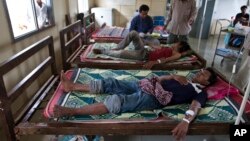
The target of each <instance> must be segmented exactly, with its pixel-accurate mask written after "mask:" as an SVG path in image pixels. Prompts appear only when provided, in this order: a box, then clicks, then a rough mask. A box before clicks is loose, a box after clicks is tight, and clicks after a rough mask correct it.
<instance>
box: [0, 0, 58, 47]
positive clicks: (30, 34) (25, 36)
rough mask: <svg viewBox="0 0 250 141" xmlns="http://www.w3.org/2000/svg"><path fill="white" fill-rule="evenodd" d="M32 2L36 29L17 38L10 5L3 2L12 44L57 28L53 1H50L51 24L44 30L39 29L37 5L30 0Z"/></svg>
mask: <svg viewBox="0 0 250 141" xmlns="http://www.w3.org/2000/svg"><path fill="white" fill-rule="evenodd" d="M30 1H31V5H32V7H31V9H32V12H33V14H34V17H33V20H34V22H35V29H34V30H31V31H28V32H26V33H23V34H21V35H19V36H16V37H15V35H14V29H13V28H14V27H13V26H12V22H11V18H10V12H9V9H8V5H7V0H3V7H4V10H5V15H6V18H7V22H8V26H9V31H10V35H11V40H12V42H13V43H14V42H17V41H20V40H23V39H25V38H28V37H30V36H32V35H35V34H37V33H40V32H42V31H44V30H47V29H50V28H51V27H54V26H55V18H54V8H53V7H54V5H53V0H49V3H50V6H51V9H50V12H51V13H50V14H51V15H50V20H51V21H50V24H49V25H48V26H46V27H43V28H39V27H38V19H37V17H36V10H35V3H34V1H35V0H30Z"/></svg>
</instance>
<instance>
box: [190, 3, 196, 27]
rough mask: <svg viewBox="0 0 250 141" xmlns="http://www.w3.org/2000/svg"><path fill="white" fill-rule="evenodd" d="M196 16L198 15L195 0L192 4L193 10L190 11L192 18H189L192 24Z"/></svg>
mask: <svg viewBox="0 0 250 141" xmlns="http://www.w3.org/2000/svg"><path fill="white" fill-rule="evenodd" d="M196 16H197V8H196V2H195V0H193V2H192V6H191V11H190V18H189V20H188V22H189V24H190V25H192V24H193V23H194V21H195V19H196Z"/></svg>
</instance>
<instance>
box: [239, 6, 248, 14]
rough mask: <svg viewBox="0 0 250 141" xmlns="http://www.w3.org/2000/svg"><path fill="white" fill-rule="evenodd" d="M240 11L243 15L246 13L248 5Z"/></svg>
mask: <svg viewBox="0 0 250 141" xmlns="http://www.w3.org/2000/svg"><path fill="white" fill-rule="evenodd" d="M240 10H241V13H246V10H247V6H246V5H243V6H241V7H240Z"/></svg>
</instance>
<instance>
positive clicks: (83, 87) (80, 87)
mask: <svg viewBox="0 0 250 141" xmlns="http://www.w3.org/2000/svg"><path fill="white" fill-rule="evenodd" d="M61 83H62V86H63V90H64V91H65V92H69V91H83V92H89V85H88V84H79V83H73V82H72V81H70V80H69V79H68V78H67V77H66V76H65V74H64V72H63V71H61Z"/></svg>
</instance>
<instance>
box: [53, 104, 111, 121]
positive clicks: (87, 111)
mask: <svg viewBox="0 0 250 141" xmlns="http://www.w3.org/2000/svg"><path fill="white" fill-rule="evenodd" d="M53 110H54V111H53V113H54V115H53V116H54V117H55V118H57V117H63V116H74V115H101V114H106V113H109V111H108V109H107V108H106V106H105V105H104V104H103V103H95V104H91V105H87V106H84V107H81V108H68V107H63V106H59V105H55V107H54V109H53Z"/></svg>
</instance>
